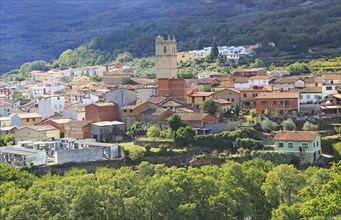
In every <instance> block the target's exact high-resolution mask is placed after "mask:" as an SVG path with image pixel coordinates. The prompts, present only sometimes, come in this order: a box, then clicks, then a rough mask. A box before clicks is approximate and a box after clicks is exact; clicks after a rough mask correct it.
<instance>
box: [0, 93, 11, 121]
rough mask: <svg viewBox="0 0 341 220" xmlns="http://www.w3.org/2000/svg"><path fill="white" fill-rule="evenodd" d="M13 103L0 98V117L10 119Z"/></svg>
mask: <svg viewBox="0 0 341 220" xmlns="http://www.w3.org/2000/svg"><path fill="white" fill-rule="evenodd" d="M12 109H13V103H12V101H11V100H9V99H5V98H0V117H8V116H9V115H10V114H11V113H12Z"/></svg>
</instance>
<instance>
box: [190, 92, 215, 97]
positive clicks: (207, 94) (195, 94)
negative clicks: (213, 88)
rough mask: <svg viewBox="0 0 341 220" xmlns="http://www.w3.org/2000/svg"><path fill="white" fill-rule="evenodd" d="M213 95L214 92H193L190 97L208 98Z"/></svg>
mask: <svg viewBox="0 0 341 220" xmlns="http://www.w3.org/2000/svg"><path fill="white" fill-rule="evenodd" d="M213 94H214V92H195V93H193V94H192V95H190V96H198V97H204V96H205V97H208V96H211V95H213Z"/></svg>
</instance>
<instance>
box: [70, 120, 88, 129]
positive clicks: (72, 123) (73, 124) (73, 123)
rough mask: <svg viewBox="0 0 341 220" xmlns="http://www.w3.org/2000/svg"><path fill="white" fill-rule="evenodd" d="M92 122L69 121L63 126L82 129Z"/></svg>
mask: <svg viewBox="0 0 341 220" xmlns="http://www.w3.org/2000/svg"><path fill="white" fill-rule="evenodd" d="M91 122H92V121H76V120H72V121H69V122H68V123H66V124H65V125H64V126H70V127H80V128H82V127H84V126H86V125H88V124H91Z"/></svg>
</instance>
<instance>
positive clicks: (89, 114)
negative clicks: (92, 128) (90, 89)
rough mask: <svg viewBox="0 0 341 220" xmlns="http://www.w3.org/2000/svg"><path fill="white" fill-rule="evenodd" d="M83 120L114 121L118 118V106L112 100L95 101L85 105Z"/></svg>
mask: <svg viewBox="0 0 341 220" xmlns="http://www.w3.org/2000/svg"><path fill="white" fill-rule="evenodd" d="M85 120H87V121H93V122H99V121H116V120H118V106H117V104H114V103H112V102H103V103H102V102H96V103H92V104H90V105H87V106H85Z"/></svg>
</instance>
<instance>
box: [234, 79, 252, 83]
mask: <svg viewBox="0 0 341 220" xmlns="http://www.w3.org/2000/svg"><path fill="white" fill-rule="evenodd" d="M234 82H235V83H249V79H248V78H236V79H235V80H234Z"/></svg>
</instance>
